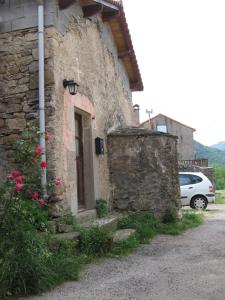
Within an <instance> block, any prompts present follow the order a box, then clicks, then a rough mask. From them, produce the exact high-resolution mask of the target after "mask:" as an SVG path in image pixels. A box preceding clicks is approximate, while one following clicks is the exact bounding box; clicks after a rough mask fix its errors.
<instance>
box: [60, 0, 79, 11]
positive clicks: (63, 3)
mask: <svg viewBox="0 0 225 300" xmlns="http://www.w3.org/2000/svg"><path fill="white" fill-rule="evenodd" d="M75 2H77V0H59V8H60V9H66V8H68V7H69V6H70V5H71V4H73V3H75Z"/></svg>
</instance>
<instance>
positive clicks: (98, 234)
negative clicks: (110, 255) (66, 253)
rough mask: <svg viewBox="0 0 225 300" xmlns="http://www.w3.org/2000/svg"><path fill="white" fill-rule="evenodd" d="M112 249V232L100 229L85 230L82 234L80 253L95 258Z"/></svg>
mask: <svg viewBox="0 0 225 300" xmlns="http://www.w3.org/2000/svg"><path fill="white" fill-rule="evenodd" d="M111 247H112V232H110V231H108V230H107V229H104V228H100V227H93V228H91V229H83V230H81V233H80V252H81V253H84V254H86V255H90V256H93V257H97V256H102V255H104V254H105V253H107V252H109V250H110V249H111Z"/></svg>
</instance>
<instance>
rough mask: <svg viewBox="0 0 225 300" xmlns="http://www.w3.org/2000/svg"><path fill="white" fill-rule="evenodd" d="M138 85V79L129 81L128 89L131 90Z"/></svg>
mask: <svg viewBox="0 0 225 300" xmlns="http://www.w3.org/2000/svg"><path fill="white" fill-rule="evenodd" d="M138 85H139V82H138V81H130V89H131V90H134V89H136V88H137V86H138Z"/></svg>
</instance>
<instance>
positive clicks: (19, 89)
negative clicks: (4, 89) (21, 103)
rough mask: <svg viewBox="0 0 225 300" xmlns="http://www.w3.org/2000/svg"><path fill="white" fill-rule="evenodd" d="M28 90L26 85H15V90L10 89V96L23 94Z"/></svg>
mask: <svg viewBox="0 0 225 300" xmlns="http://www.w3.org/2000/svg"><path fill="white" fill-rule="evenodd" d="M28 90H29V87H28V86H27V85H26V84H21V85H17V86H16V87H15V88H13V89H11V91H10V93H11V94H19V93H24V92H26V91H28Z"/></svg>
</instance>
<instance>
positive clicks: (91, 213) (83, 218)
mask: <svg viewBox="0 0 225 300" xmlns="http://www.w3.org/2000/svg"><path fill="white" fill-rule="evenodd" d="M96 218H97V213H96V209H91V210H84V211H79V212H78V214H77V215H76V220H77V223H78V224H79V225H82V224H84V223H87V222H90V221H93V220H95V219H96Z"/></svg>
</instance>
